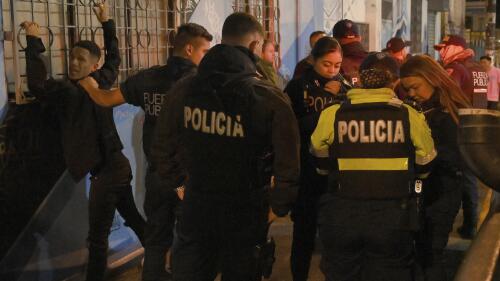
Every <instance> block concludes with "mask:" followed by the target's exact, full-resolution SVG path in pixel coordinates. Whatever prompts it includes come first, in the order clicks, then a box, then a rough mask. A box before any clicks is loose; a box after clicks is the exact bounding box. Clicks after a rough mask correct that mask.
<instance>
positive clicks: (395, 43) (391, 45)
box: [384, 37, 411, 53]
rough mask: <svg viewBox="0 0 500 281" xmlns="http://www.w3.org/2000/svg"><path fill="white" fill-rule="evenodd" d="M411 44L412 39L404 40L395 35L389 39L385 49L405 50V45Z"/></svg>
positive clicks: (393, 50)
mask: <svg viewBox="0 0 500 281" xmlns="http://www.w3.org/2000/svg"><path fill="white" fill-rule="evenodd" d="M410 44H411V42H410V41H404V40H403V39H401V38H399V37H394V38H391V40H389V41H387V44H386V45H385V49H384V51H391V52H394V53H395V52H399V51H401V50H403V49H404V48H405V47H407V46H410Z"/></svg>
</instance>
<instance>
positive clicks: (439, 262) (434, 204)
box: [417, 167, 462, 281]
mask: <svg viewBox="0 0 500 281" xmlns="http://www.w3.org/2000/svg"><path fill="white" fill-rule="evenodd" d="M461 182H462V179H461V177H460V176H459V175H455V174H454V173H447V172H444V171H443V170H442V169H439V167H436V169H434V171H433V173H432V174H431V176H430V178H429V179H428V180H427V181H426V182H425V183H424V208H425V209H424V212H425V218H424V226H423V228H422V229H421V231H422V233H421V235H420V237H421V238H420V239H418V240H417V250H418V251H421V253H419V256H420V257H422V258H421V261H420V262H421V264H422V267H423V269H424V273H425V276H426V281H444V280H448V278H447V276H446V271H445V256H444V249H445V248H446V244H447V243H448V236H449V235H450V232H451V231H452V229H453V222H454V221H455V217H456V216H457V213H458V210H459V209H460V201H461Z"/></svg>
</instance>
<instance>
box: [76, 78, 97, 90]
mask: <svg viewBox="0 0 500 281" xmlns="http://www.w3.org/2000/svg"><path fill="white" fill-rule="evenodd" d="M78 84H80V85H81V86H82V87H83V88H84V89H99V83H97V81H95V79H94V78H92V77H90V76H87V77H85V78H84V79H82V80H80V81H78Z"/></svg>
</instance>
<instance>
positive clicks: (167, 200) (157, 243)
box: [142, 170, 180, 281]
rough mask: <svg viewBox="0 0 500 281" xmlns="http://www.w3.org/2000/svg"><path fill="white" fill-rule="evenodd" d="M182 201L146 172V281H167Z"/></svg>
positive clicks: (144, 272) (155, 177)
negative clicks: (168, 261)
mask: <svg viewBox="0 0 500 281" xmlns="http://www.w3.org/2000/svg"><path fill="white" fill-rule="evenodd" d="M179 201H180V200H179V197H177V193H175V192H174V191H172V190H162V188H161V186H160V185H159V178H158V174H157V173H156V172H152V171H150V170H148V171H147V173H146V197H145V199H144V211H145V213H146V217H147V223H146V229H145V244H146V245H145V247H144V250H145V254H144V267H143V270H142V280H143V281H154V280H164V279H165V277H166V276H167V272H166V271H165V263H166V261H165V254H166V253H167V251H168V250H169V249H170V247H171V246H172V242H173V239H174V225H175V219H176V215H175V209H176V207H177V205H178V204H179Z"/></svg>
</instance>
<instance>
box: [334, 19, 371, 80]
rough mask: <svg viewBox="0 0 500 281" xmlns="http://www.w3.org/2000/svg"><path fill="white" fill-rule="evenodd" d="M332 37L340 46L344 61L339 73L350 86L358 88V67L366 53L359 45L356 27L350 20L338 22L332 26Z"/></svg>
mask: <svg viewBox="0 0 500 281" xmlns="http://www.w3.org/2000/svg"><path fill="white" fill-rule="evenodd" d="M332 36H333V37H335V39H337V40H338V41H339V43H340V45H341V46H342V53H343V56H344V60H343V62H342V68H341V71H340V73H341V74H342V75H343V76H344V77H345V78H346V79H347V80H348V81H349V83H350V84H352V85H353V86H355V87H359V86H360V80H359V66H360V65H361V62H362V61H363V60H364V59H365V58H366V56H367V55H368V53H367V52H366V50H365V48H364V47H363V45H362V44H361V39H362V38H361V35H360V33H359V29H358V26H357V25H356V23H354V22H353V21H351V20H348V19H343V20H340V21H338V22H337V23H336V24H335V25H334V26H333V29H332Z"/></svg>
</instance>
